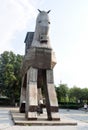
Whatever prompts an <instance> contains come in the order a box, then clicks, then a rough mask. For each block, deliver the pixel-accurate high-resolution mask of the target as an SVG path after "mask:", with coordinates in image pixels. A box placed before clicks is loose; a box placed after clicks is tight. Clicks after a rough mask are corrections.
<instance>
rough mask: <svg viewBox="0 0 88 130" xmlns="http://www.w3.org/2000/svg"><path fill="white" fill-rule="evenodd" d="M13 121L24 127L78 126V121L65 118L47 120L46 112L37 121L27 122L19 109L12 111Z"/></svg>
mask: <svg viewBox="0 0 88 130" xmlns="http://www.w3.org/2000/svg"><path fill="white" fill-rule="evenodd" d="M11 115H12V119H13V122H14V124H15V125H24V126H26V125H27V126H34V125H35V126H39V125H42V126H43V125H77V122H76V121H73V120H71V121H70V120H67V119H65V118H60V120H52V121H48V120H47V114H46V111H44V112H43V114H40V115H38V119H37V120H27V119H26V118H25V114H24V113H19V110H18V109H15V110H11Z"/></svg>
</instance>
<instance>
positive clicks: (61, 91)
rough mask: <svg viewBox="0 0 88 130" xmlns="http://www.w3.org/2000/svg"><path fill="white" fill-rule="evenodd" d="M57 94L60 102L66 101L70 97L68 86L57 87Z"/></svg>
mask: <svg viewBox="0 0 88 130" xmlns="http://www.w3.org/2000/svg"><path fill="white" fill-rule="evenodd" d="M56 92H57V98H58V100H59V101H66V98H67V95H68V87H67V84H60V85H59V86H58V87H56Z"/></svg>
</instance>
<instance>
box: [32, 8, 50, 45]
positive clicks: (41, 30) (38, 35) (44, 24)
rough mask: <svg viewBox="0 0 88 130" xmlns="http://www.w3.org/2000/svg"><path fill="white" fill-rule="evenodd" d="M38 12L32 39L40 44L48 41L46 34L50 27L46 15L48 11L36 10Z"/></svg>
mask: <svg viewBox="0 0 88 130" xmlns="http://www.w3.org/2000/svg"><path fill="white" fill-rule="evenodd" d="M38 11H39V14H38V16H37V19H36V28H35V34H34V39H35V40H37V41H39V42H40V43H47V42H48V39H49V37H48V32H49V25H50V20H49V16H48V13H49V12H50V10H49V11H47V12H46V11H41V10H39V9H38Z"/></svg>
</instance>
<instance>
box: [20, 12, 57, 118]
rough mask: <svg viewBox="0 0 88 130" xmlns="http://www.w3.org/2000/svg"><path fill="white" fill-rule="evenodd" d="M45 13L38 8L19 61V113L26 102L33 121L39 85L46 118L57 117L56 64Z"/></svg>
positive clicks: (38, 95) (27, 112) (27, 115)
mask: <svg viewBox="0 0 88 130" xmlns="http://www.w3.org/2000/svg"><path fill="white" fill-rule="evenodd" d="M49 12H50V11H48V12H45V11H40V10H39V14H38V16H37V20H36V28H35V32H28V33H27V36H26V39H25V43H26V49H25V56H24V60H23V64H22V87H21V98H20V112H22V111H23V110H22V109H23V108H22V105H23V103H24V101H25V106H24V111H25V114H26V118H27V119H29V120H31V119H32V120H36V119H37V118H38V115H37V107H38V102H39V100H41V98H42V90H41V89H42V87H43V90H44V96H45V101H46V110H47V117H48V120H53V119H59V115H58V102H57V97H56V92H55V88H54V80H53V68H54V66H55V64H56V60H55V55H54V52H53V50H52V48H51V46H50V40H49V35H48V34H49V33H48V32H49V25H50V20H49V16H48V13H49Z"/></svg>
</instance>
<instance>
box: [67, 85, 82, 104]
mask: <svg viewBox="0 0 88 130" xmlns="http://www.w3.org/2000/svg"><path fill="white" fill-rule="evenodd" d="M81 98H82V90H81V88H78V87H76V86H74V87H73V88H70V89H69V100H70V101H73V102H78V100H81Z"/></svg>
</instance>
